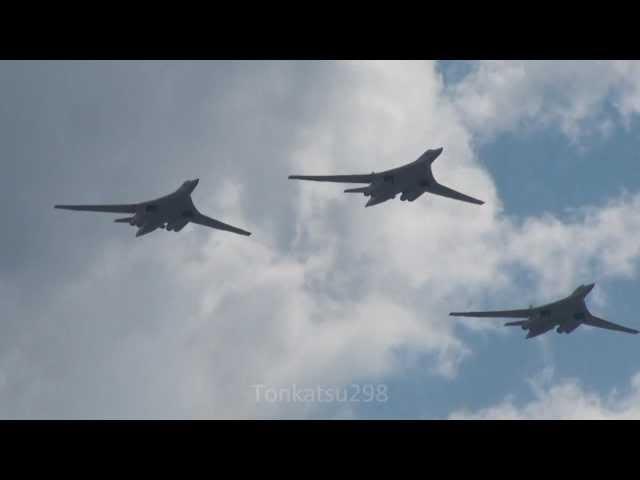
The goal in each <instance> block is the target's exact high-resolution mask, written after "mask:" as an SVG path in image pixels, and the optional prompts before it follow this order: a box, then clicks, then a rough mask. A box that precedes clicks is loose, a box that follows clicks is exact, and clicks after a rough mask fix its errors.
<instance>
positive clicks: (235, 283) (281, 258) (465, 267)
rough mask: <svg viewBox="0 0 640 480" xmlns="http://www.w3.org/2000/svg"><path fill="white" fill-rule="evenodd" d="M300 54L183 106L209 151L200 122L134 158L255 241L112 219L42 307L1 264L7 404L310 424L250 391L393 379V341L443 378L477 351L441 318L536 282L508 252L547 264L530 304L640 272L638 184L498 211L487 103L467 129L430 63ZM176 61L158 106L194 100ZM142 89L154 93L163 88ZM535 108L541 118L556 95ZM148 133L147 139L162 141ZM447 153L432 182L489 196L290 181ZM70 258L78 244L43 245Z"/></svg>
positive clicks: (89, 413) (243, 73)
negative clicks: (629, 191) (367, 193)
mask: <svg viewBox="0 0 640 480" xmlns="http://www.w3.org/2000/svg"><path fill="white" fill-rule="evenodd" d="M300 65H301V66H298V64H289V63H282V62H275V63H267V64H262V63H260V64H255V66H254V64H251V65H247V64H240V65H238V64H233V66H232V67H233V68H231V67H229V68H230V69H231V70H232V71H234V72H236V70H237V72H236V73H237V75H236V76H234V75H231V74H230V78H226V77H225V78H224V79H222V80H220V81H219V82H217V83H214V82H212V83H211V86H209V84H206V85H205V86H202V85H199V87H198V88H195V87H194V88H193V90H196V91H198V92H200V93H201V94H202V95H203V97H204V98H203V99H200V98H197V102H195V101H194V104H196V105H197V107H193V106H192V107H190V108H188V109H186V110H185V111H184V112H180V114H179V115H178V117H179V118H184V119H188V118H189V114H190V113H193V112H194V111H195V112H196V113H197V118H198V122H201V123H202V124H203V125H204V126H203V127H200V128H201V129H202V131H203V132H204V134H203V136H204V138H206V135H208V134H209V131H211V132H214V131H218V130H220V131H221V132H222V133H220V134H219V136H217V137H216V138H215V140H208V139H207V140H206V141H205V140H202V139H201V142H202V145H201V146H200V147H199V148H196V147H194V146H193V145H191V144H192V143H193V138H192V137H191V135H192V128H191V127H189V128H188V129H186V131H187V132H188V134H187V133H185V134H184V135H187V140H188V141H187V140H183V141H184V142H185V145H180V148H178V147H174V148H176V150H180V149H181V148H184V149H185V151H186V152H187V153H186V154H182V153H180V152H174V153H176V154H178V153H180V155H179V158H180V160H181V161H183V162H184V163H186V165H183V164H182V163H177V162H176V163H175V164H167V165H166V167H164V168H163V164H161V163H160V162H158V161H157V160H155V159H153V160H148V161H147V160H144V161H143V160H140V166H139V167H137V168H140V171H138V175H144V174H145V173H146V172H147V171H151V172H154V175H157V176H158V177H159V178H163V182H166V183H170V180H172V179H174V178H180V179H182V177H183V173H182V172H183V171H184V170H185V169H189V171H190V172H194V171H197V172H201V173H202V174H201V175H200V174H198V176H200V177H201V179H202V180H201V183H200V186H199V188H198V190H196V192H195V193H194V200H195V201H196V204H197V205H198V206H199V207H200V208H201V209H202V210H203V211H205V212H207V213H208V214H210V215H212V216H214V217H216V218H219V219H221V220H222V221H225V222H229V223H232V224H234V225H238V226H241V227H243V228H247V229H248V230H250V231H252V232H253V236H251V237H248V238H245V237H237V236H234V235H232V234H228V233H220V232H211V231H206V230H204V229H202V228H198V227H195V226H194V227H187V228H186V229H185V230H184V231H183V232H182V233H181V234H177V236H176V235H175V234H166V233H164V232H160V233H156V234H153V235H150V236H148V237H142V238H141V239H134V238H132V237H130V236H127V234H122V233H121V232H120V231H118V230H117V229H118V228H121V227H119V226H114V225H109V227H110V228H111V229H112V230H108V232H109V233H108V234H107V237H106V238H107V239H105V238H103V237H102V234H103V233H102V232H101V233H100V236H98V235H97V236H95V237H94V238H93V240H94V241H95V242H96V244H97V245H99V247H97V248H96V250H95V251H96V256H95V257H93V258H92V257H91V256H90V255H88V254H86V252H85V254H86V256H85V257H83V258H87V259H88V260H87V264H86V265H82V266H78V267H77V269H76V270H73V271H72V272H71V273H70V272H67V273H66V275H65V276H63V277H61V278H59V279H57V283H56V285H55V288H53V289H52V291H51V294H50V295H48V296H43V297H40V298H38V302H32V301H28V300H24V298H25V297H23V295H25V294H24V293H16V290H17V289H16V288H13V286H12V285H11V284H10V283H9V280H8V278H6V277H3V280H4V282H6V284H5V285H3V284H2V283H0V286H4V287H5V288H3V289H2V290H0V292H1V293H0V295H3V296H4V297H6V300H7V305H10V306H11V309H12V311H13V312H14V313H15V318H14V319H13V320H12V323H11V324H10V328H11V329H12V330H11V331H10V333H11V335H9V336H7V335H4V336H2V335H0V342H4V343H0V365H2V367H0V372H1V374H0V416H4V417H15V416H18V417H24V416H26V417H43V416H44V417H58V416H64V417H96V416H97V417H101V416H107V417H140V416H143V417H178V418H184V417H215V418H224V417H260V416H270V415H281V416H307V415H313V414H314V413H317V410H316V409H315V408H314V406H308V405H307V406H298V405H291V404H285V405H267V404H257V403H256V401H255V392H254V389H253V387H252V386H253V385H256V384H264V385H268V386H273V387H278V386H285V387H286V386H289V385H291V384H298V385H305V384H307V385H309V384H325V385H341V384H346V383H350V382H352V381H355V380H358V379H362V378H381V377H384V376H387V375H392V374H393V373H394V372H396V371H398V370H399V369H402V368H404V367H405V365H403V364H402V362H403V361H404V360H403V359H402V358H403V357H401V356H398V355H396V353H395V352H396V351H397V350H398V349H407V350H409V351H410V352H411V353H413V354H415V355H428V356H429V357H430V358H431V359H432V369H431V372H430V373H431V374H435V375H442V376H444V377H446V378H454V377H455V375H456V373H457V371H458V369H459V367H460V365H461V362H463V361H464V359H465V358H466V357H467V356H468V355H469V353H470V347H469V346H468V345H466V344H465V343H464V342H463V341H462V340H460V339H459V338H458V337H457V336H456V334H455V330H454V328H453V326H454V323H453V322H452V320H451V318H450V317H448V316H447V314H448V312H449V311H450V310H452V309H453V307H454V306H455V308H456V309H462V308H465V307H466V306H467V303H469V304H470V303H472V302H478V301H479V300H480V299H481V298H484V295H486V294H487V292H488V293H489V294H490V295H491V296H492V298H498V299H500V298H501V297H502V298H503V299H504V298H507V297H505V295H507V296H509V298H511V297H513V296H515V295H518V296H519V297H522V296H523V294H524V292H525V291H526V292H527V294H528V292H529V290H528V289H527V290H525V289H524V288H523V286H522V285H518V284H517V283H515V281H514V278H513V272H512V269H511V268H510V267H511V266H512V265H519V266H524V267H525V268H526V269H527V270H529V271H532V272H534V273H535V274H536V281H535V288H534V293H535V295H537V296H545V295H547V294H548V295H551V294H553V295H556V294H557V292H558V291H565V290H568V289H570V288H572V287H573V286H574V284H575V283H578V282H582V281H592V280H597V279H600V278H607V277H611V276H625V277H629V276H632V275H635V274H636V271H637V258H638V255H639V254H640V252H639V251H638V247H637V246H636V245H634V243H633V241H632V239H633V238H634V237H635V238H638V234H639V233H640V231H639V230H640V224H639V221H638V214H637V212H638V211H640V210H639V209H638V206H639V204H640V200H639V198H638V196H631V195H629V196H623V197H620V198H619V199H617V200H615V201H612V202H611V203H610V204H607V205H603V206H595V207H593V208H591V209H587V210H585V211H583V212H578V213H577V214H576V216H575V218H573V219H571V220H570V221H560V220H559V219H558V218H555V217H552V216H548V215H546V216H540V217H534V218H528V219H525V220H524V221H522V222H515V221H513V220H511V219H508V218H504V217H503V216H502V215H501V212H502V209H501V204H500V199H499V198H497V193H496V188H495V186H494V184H493V181H492V179H491V177H490V175H489V173H488V172H487V171H486V170H485V169H484V168H483V167H482V166H481V165H480V164H479V163H478V161H477V158H476V157H475V154H474V152H473V149H472V138H473V136H474V134H475V132H476V130H478V129H481V127H480V125H484V121H480V119H481V118H482V115H481V114H474V115H476V116H475V117H473V118H476V119H477V123H475V124H474V123H468V122H467V120H465V122H463V121H461V118H462V117H461V115H460V110H459V105H458V104H457V103H455V102H452V101H451V99H450V98H449V97H447V96H446V95H444V92H443V85H442V83H441V78H440V76H439V75H438V72H437V70H436V68H435V66H434V64H433V63H430V62H337V63H333V62H331V63H329V62H327V63H324V62H322V63H319V64H318V63H313V64H300ZM184 68H186V67H185V66H184V65H182V66H180V65H179V66H174V67H172V68H171V69H169V70H168V72H165V73H166V74H167V75H169V77H170V79H169V80H166V79H165V80H166V81H162V82H160V87H159V93H158V94H157V95H158V96H159V97H162V98H163V99H165V100H164V101H163V103H162V104H161V105H162V108H163V109H169V110H172V109H178V108H179V105H180V104H181V102H180V101H179V99H181V98H182V96H183V95H187V96H188V97H189V98H191V96H190V95H192V92H191V90H188V89H186V88H183V86H184V85H183V83H182V82H187V83H188V81H187V78H191V77H190V76H189V75H187V73H188V70H189V69H188V68H187V69H186V70H182V69H184ZM198 68H203V67H198ZM298 68H300V69H303V70H304V69H310V71H311V74H310V73H309V71H306V70H305V71H304V72H302V73H301V72H300V71H298ZM234 69H235V70H234ZM252 69H256V70H255V71H252ZM185 71H186V72H187V73H184V72H185ZM176 72H177V73H176ZM197 73H198V74H199V75H201V74H203V72H200V71H198V72H197ZM510 75H511V77H513V78H516V79H517V78H519V77H518V75H520V73H518V71H517V69H516V71H514V72H512V73H510ZM511 77H507V79H506V80H504V81H502V82H503V84H505V85H510V84H511V83H513V82H514V81H515V80H513V79H510V78H511ZM235 80H237V81H235ZM189 81H191V80H189ZM220 84H222V85H223V86H222V87H221V86H220ZM223 87H224V88H223ZM215 89H222V92H223V94H222V95H215V94H214V93H215V92H214V90H215ZM463 93H464V92H463ZM146 94H147V95H149V96H150V97H151V99H152V100H153V98H154V97H153V91H152V89H150V91H148V92H146ZM495 95H497V93H496V92H494V93H493V96H495ZM489 97H491V95H489ZM472 100H473V101H475V100H474V99H473V98H472ZM489 100H490V103H491V102H493V103H496V102H497V100H496V99H494V98H493V97H491V98H489ZM132 101H133V100H132ZM483 101H484V100H483ZM545 101H546V100H545ZM470 102H471V101H470ZM540 102H542V103H541V105H542V106H540V107H536V106H535V102H534V104H533V106H532V107H530V109H532V111H535V109H536V108H546V107H544V101H543V100H540ZM151 103H153V102H151ZM471 103H472V102H471ZM469 108H479V107H474V106H473V105H471V106H470V107H469ZM487 108H489V107H487ZM490 108H495V107H490ZM500 108H503V107H502V106H500ZM194 109H195V110H194ZM578 110H579V109H578ZM477 115H480V116H477ZM491 115H493V114H491ZM570 116H571V115H569V117H570ZM473 118H472V119H473ZM484 118H485V119H488V118H489V117H484ZM185 121H186V120H185ZM474 121H475V120H474ZM486 121H487V122H489V123H490V119H488V120H486ZM174 126H177V123H175V124H174V123H172V124H171V128H173V127H174ZM152 127H153V126H150V127H149V128H150V129H151V130H150V132H151V133H149V134H148V135H147V136H148V138H150V139H154V138H156V137H158V135H157V132H156V131H155V130H154V129H153V128H152ZM59 128H63V127H59ZM154 128H159V127H157V126H155V127H154ZM72 133H73V132H70V133H69V134H72ZM183 133H184V132H183ZM176 138H180V139H181V138H182V137H181V136H180V135H177V133H176ZM177 141H178V140H176V142H177ZM187 144H188V145H187ZM435 146H444V147H445V150H444V153H443V155H442V156H441V157H440V158H439V159H438V160H437V161H436V163H435V165H434V173H435V175H436V177H437V178H439V179H440V180H441V181H442V182H443V183H445V184H447V185H450V186H451V187H452V188H455V189H457V190H460V191H463V192H465V193H468V194H470V195H473V196H477V197H479V198H482V199H484V200H486V201H487V203H486V204H485V205H483V206H482V207H477V206H473V205H468V204H464V203H459V202H454V201H451V200H449V199H444V198H439V197H435V196H428V195H426V196H423V197H421V198H420V199H419V200H417V201H416V202H414V203H405V202H402V203H401V202H399V201H395V202H393V201H392V202H387V203H384V204H382V205H378V206H376V207H373V208H369V209H366V210H365V209H364V208H363V205H364V203H365V199H363V197H361V196H357V195H353V196H349V195H348V194H344V193H342V190H343V188H342V187H341V186H340V185H330V184H313V183H305V184H303V183H296V182H292V181H288V180H286V176H287V174H289V173H330V172H336V173H339V172H345V173H350V172H358V171H365V172H368V171H371V170H380V169H385V168H389V167H390V166H396V165H401V164H402V163H405V162H408V161H411V160H413V159H414V158H417V156H419V155H420V154H421V153H422V152H423V151H424V150H426V149H427V148H433V147H435ZM156 148H160V147H156ZM190 155H193V158H195V159H194V160H190V159H191V158H192V157H191V156H190ZM178 172H179V173H178ZM189 176H195V175H191V174H190V175H189ZM164 179H166V180H164ZM223 179H224V180H223ZM78 183H81V182H79V181H78ZM99 183H100V184H104V182H99ZM96 188H98V187H96ZM100 188H104V192H103V195H106V194H107V193H108V192H109V187H108V185H107V186H105V185H100ZM209 192H213V193H209ZM67 194H68V193H67ZM68 195H70V194H68ZM60 218H62V217H60ZM64 218H66V220H59V222H60V223H59V224H58V225H51V226H50V227H49V228H50V229H51V230H50V232H48V233H51V232H53V231H56V232H57V233H56V236H57V238H59V237H60V236H61V234H60V233H59V230H63V231H64V234H65V235H66V237H72V238H75V237H76V230H74V228H91V226H92V225H96V224H97V223H98V222H100V221H102V220H101V219H100V218H98V217H95V218H93V219H92V220H88V218H89V217H80V216H75V217H73V218H71V217H68V218H67V217H64ZM67 221H68V223H62V222H67ZM80 222H83V223H82V225H84V227H80V226H79V225H80ZM74 225H75V227H74ZM54 227H57V228H55V230H54ZM104 231H105V232H106V231H107V230H104ZM111 232H113V233H111ZM116 232H118V233H116ZM128 233H129V234H130V233H131V232H128ZM83 242H88V240H83ZM78 244H80V242H79V241H78ZM63 255H68V256H72V255H80V253H78V251H76V250H74V249H69V250H68V251H65V250H63V251H57V252H55V253H52V254H51V256H52V257H53V256H56V257H60V256H63ZM587 277H588V278H587ZM594 277H597V278H594ZM13 295H16V296H13ZM21 299H23V300H21ZM3 300H4V298H3ZM337 414H338V415H351V414H353V410H352V409H351V408H349V407H345V408H343V409H342V410H340V411H339V412H338V413H337Z"/></svg>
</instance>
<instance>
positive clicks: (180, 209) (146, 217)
mask: <svg viewBox="0 0 640 480" xmlns="http://www.w3.org/2000/svg"><path fill="white" fill-rule="evenodd" d="M198 182H199V180H198V179H194V180H187V181H186V182H184V183H183V184H182V185H181V186H180V188H178V189H177V190H176V191H175V192H173V193H170V194H169V195H165V196H164V197H160V198H156V199H155V200H150V201H148V202H141V203H128V204H118V205H55V208H62V209H65V210H81V211H89V212H108V213H127V214H130V215H131V216H130V217H124V218H118V219H116V220H114V221H115V222H118V223H128V224H129V225H131V226H134V227H138V231H137V232H136V237H140V236H142V235H146V234H147V233H151V232H153V231H154V230H157V229H158V228H165V229H166V230H167V231H174V232H179V231H180V230H182V229H183V228H184V227H185V226H186V225H187V223H189V222H191V223H197V224H198V225H204V226H205V227H211V228H217V229H219V230H226V231H228V232H233V233H237V234H240V235H251V233H250V232H247V231H246V230H242V229H241V228H237V227H233V226H231V225H227V224H226V223H222V222H220V221H218V220H214V219H213V218H210V217H207V216H206V215H203V214H202V213H200V212H199V211H198V209H197V208H196V207H195V205H194V204H193V200H191V193H192V192H193V191H194V190H195V188H196V187H197V186H198Z"/></svg>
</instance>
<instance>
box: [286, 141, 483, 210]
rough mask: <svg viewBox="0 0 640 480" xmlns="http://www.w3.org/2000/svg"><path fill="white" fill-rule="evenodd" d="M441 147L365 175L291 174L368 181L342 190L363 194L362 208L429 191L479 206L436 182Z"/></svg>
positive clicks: (325, 179)
mask: <svg viewBox="0 0 640 480" xmlns="http://www.w3.org/2000/svg"><path fill="white" fill-rule="evenodd" d="M442 150H443V148H436V149H432V150H427V151H426V152H424V153H423V154H422V155H421V156H420V157H419V158H418V159H417V160H415V161H413V162H411V163H408V164H406V165H403V166H401V167H397V168H393V169H391V170H386V171H384V172H378V173H375V172H372V173H369V174H364V175H290V176H289V178H290V179H292V180H313V181H316V182H338V183H368V184H369V185H367V186H364V187H356V188H348V189H347V190H345V193H363V194H364V196H365V197H370V198H369V201H368V202H367V203H366V205H365V207H371V206H372V205H377V204H379V203H382V202H385V201H387V200H390V199H392V198H395V196H396V195H398V194H400V200H402V201H405V200H408V201H409V202H413V201H414V200H415V199H416V198H418V197H419V196H420V195H422V194H423V193H425V192H427V193H432V194H434V195H441V196H443V197H448V198H452V199H454V200H460V201H463V202H469V203H475V204H476V205H482V204H483V203H484V202H483V201H482V200H478V199H477V198H473V197H470V196H468V195H465V194H463V193H460V192H456V191H455V190H453V189H451V188H449V187H445V186H444V185H442V184H440V183H438V182H437V181H436V179H435V178H434V177H433V173H432V172H431V164H432V163H433V162H434V161H435V159H436V158H438V156H439V155H440V154H441V153H442Z"/></svg>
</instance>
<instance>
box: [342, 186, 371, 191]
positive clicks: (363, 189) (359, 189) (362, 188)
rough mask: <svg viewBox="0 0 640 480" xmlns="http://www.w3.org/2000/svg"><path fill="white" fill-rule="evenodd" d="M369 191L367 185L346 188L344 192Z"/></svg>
mask: <svg viewBox="0 0 640 480" xmlns="http://www.w3.org/2000/svg"><path fill="white" fill-rule="evenodd" d="M368 191H369V186H368V185H367V186H366V187H358V188H347V189H346V190H345V191H344V193H367V192H368Z"/></svg>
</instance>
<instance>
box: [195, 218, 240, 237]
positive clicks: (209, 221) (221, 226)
mask: <svg viewBox="0 0 640 480" xmlns="http://www.w3.org/2000/svg"><path fill="white" fill-rule="evenodd" d="M189 221H190V222H193V223H197V224H198V225H204V226H205V227H211V228H217V229H218V230H226V231H228V232H233V233H237V234H239V235H251V232H247V231H246V230H242V229H241V228H236V227H233V226H231V225H227V224H226V223H222V222H220V221H218V220H214V219H213V218H209V217H207V216H206V215H202V214H201V213H199V214H197V215H195V216H194V217H193V218H190V219H189Z"/></svg>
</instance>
